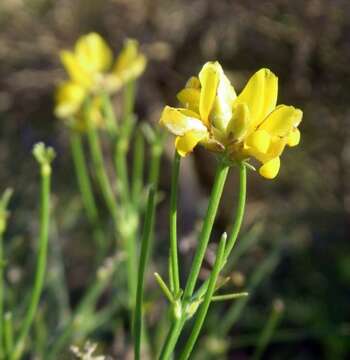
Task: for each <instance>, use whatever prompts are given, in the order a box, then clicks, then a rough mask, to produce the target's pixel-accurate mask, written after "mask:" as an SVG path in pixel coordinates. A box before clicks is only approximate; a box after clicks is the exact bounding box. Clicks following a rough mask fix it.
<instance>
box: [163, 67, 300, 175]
mask: <svg viewBox="0 0 350 360" xmlns="http://www.w3.org/2000/svg"><path fill="white" fill-rule="evenodd" d="M277 93H278V79H277V77H276V76H275V75H274V74H273V73H272V72H271V71H270V70H268V69H261V70H259V71H258V72H256V73H255V74H254V75H253V76H252V77H251V79H250V80H249V81H248V83H247V85H246V86H245V88H244V89H243V91H242V92H241V93H240V94H239V95H238V96H237V95H236V92H235V90H234V88H233V86H232V85H231V83H230V81H229V80H228V78H227V77H226V75H225V74H224V71H223V69H222V67H221V66H220V64H219V63H218V62H208V63H206V64H205V65H204V66H203V68H202V69H201V71H200V73H199V75H198V77H192V78H190V80H189V81H188V82H187V84H186V86H185V88H184V89H183V90H181V91H180V92H179V93H178V95H177V98H178V100H179V101H180V103H181V104H182V106H183V107H182V108H172V107H169V106H166V107H165V108H164V110H163V113H162V115H161V119H160V123H161V124H163V125H164V126H165V127H166V128H167V129H168V130H169V131H170V132H171V133H173V134H174V135H176V140H175V147H176V149H177V151H178V153H179V154H180V155H181V156H186V155H187V154H188V153H190V152H191V151H192V150H193V149H194V148H195V146H196V145H197V144H201V145H203V146H205V147H206V148H207V149H209V150H211V151H214V152H220V153H225V155H226V156H227V157H228V158H229V159H230V160H233V161H235V160H237V161H242V160H245V161H246V160H248V159H249V158H251V157H253V158H255V159H257V160H258V161H259V162H261V163H262V166H261V167H260V169H259V173H260V174H261V175H262V176H263V177H265V178H269V179H272V178H274V177H275V176H276V175H277V174H278V171H279V168H280V155H281V154H282V152H283V150H284V148H285V146H286V145H288V146H296V145H297V144H298V143H299V140H300V132H299V130H298V129H297V127H298V125H299V123H300V121H301V119H302V112H301V110H299V109H296V108H294V107H293V106H286V105H279V106H276V103H277Z"/></svg>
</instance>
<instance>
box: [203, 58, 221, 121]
mask: <svg viewBox="0 0 350 360" xmlns="http://www.w3.org/2000/svg"><path fill="white" fill-rule="evenodd" d="M220 68H221V66H220V65H219V63H218V62H207V63H206V64H205V65H204V66H203V68H202V70H201V71H200V73H199V81H200V83H201V95H200V99H199V113H200V115H201V118H202V120H203V122H204V123H205V124H206V125H208V124H209V121H208V117H209V114H210V111H211V109H212V107H213V105H214V101H215V96H216V90H217V87H218V84H219V72H220Z"/></svg>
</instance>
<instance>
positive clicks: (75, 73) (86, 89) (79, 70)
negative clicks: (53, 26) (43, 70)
mask: <svg viewBox="0 0 350 360" xmlns="http://www.w3.org/2000/svg"><path fill="white" fill-rule="evenodd" d="M60 57H61V61H62V64H63V66H64V68H65V70H66V72H67V74H68V76H69V80H66V81H65V82H63V83H62V84H61V85H59V87H58V89H57V92H56V107H55V114H56V116H57V117H59V118H63V119H71V118H72V117H74V118H75V120H76V121H75V125H76V126H77V127H79V124H81V123H82V122H81V121H79V118H81V117H83V116H82V115H81V109H82V104H83V102H84V100H85V98H86V96H88V95H94V96H97V97H96V98H95V100H94V102H93V104H92V108H93V112H94V115H96V116H93V119H94V122H95V123H96V124H99V122H100V119H101V116H100V115H99V114H100V110H101V105H100V103H101V101H100V100H99V99H98V96H99V95H100V94H101V93H105V92H107V93H109V94H111V93H113V92H116V91H117V90H119V89H120V88H121V87H122V86H123V85H125V84H126V83H128V82H129V81H132V80H134V79H135V78H137V77H138V76H140V75H141V74H142V73H143V71H144V69H145V67H146V58H145V56H144V55H143V54H141V53H140V52H139V49H138V43H137V41H135V40H131V39H128V40H126V42H125V44H124V47H123V49H122V51H121V53H120V54H119V56H118V57H117V58H116V60H115V61H113V53H112V50H111V49H110V48H109V46H108V45H107V43H106V42H105V41H104V40H103V38H102V37H101V36H100V35H98V34H96V33H90V34H87V35H84V36H82V37H81V38H80V39H78V41H77V42H76V44H75V47H74V50H73V51H69V50H63V51H62V52H61V54H60ZM113 62H114V63H113Z"/></svg>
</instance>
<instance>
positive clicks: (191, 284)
mask: <svg viewBox="0 0 350 360" xmlns="http://www.w3.org/2000/svg"><path fill="white" fill-rule="evenodd" d="M228 171H229V166H228V165H227V164H226V163H225V161H224V159H220V162H219V165H218V168H217V170H216V175H215V179H214V184H213V188H212V192H211V195H210V199H209V204H208V208H207V213H206V216H205V219H204V222H203V226H202V231H201V233H200V235H199V241H198V247H197V250H196V254H195V257H194V260H193V263H192V268H191V271H190V275H189V277H188V280H187V283H186V287H185V291H184V295H183V299H184V302H187V301H189V299H190V298H191V296H192V293H193V290H194V288H195V286H196V282H197V278H198V275H199V272H200V268H201V265H202V262H203V258H204V256H205V252H206V249H207V246H208V242H209V239H210V234H211V231H212V228H213V225H214V220H215V216H216V213H217V210H218V207H219V203H220V199H221V195H222V192H223V189H224V185H225V181H226V177H227V174H228ZM185 322H186V317H185V315H184V314H183V315H182V316H181V317H179V318H175V320H174V321H173V324H172V326H171V328H170V330H169V333H168V335H167V339H166V341H165V344H164V346H163V349H162V351H161V354H160V357H159V359H160V360H167V359H169V358H170V355H171V353H172V352H173V351H174V348H175V345H176V342H177V340H178V338H179V336H180V334H181V331H182V328H183V326H184V324H185Z"/></svg>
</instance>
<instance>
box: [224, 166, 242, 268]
mask: <svg viewBox="0 0 350 360" xmlns="http://www.w3.org/2000/svg"><path fill="white" fill-rule="evenodd" d="M246 194H247V168H246V166H245V165H244V164H243V163H242V162H241V163H240V164H239V191H238V203H237V208H236V213H235V221H234V224H233V227H232V230H231V235H230V236H229V238H228V240H227V247H226V249H225V256H224V264H225V263H226V261H227V259H228V257H229V256H230V254H231V251H232V249H233V247H234V245H235V243H236V240H237V237H238V233H239V230H240V229H241V226H242V222H243V216H244V209H245V202H246V196H247V195H246Z"/></svg>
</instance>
